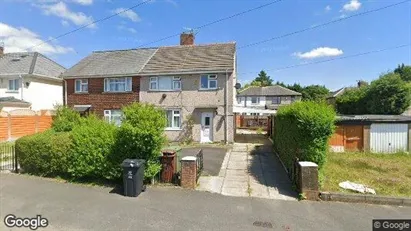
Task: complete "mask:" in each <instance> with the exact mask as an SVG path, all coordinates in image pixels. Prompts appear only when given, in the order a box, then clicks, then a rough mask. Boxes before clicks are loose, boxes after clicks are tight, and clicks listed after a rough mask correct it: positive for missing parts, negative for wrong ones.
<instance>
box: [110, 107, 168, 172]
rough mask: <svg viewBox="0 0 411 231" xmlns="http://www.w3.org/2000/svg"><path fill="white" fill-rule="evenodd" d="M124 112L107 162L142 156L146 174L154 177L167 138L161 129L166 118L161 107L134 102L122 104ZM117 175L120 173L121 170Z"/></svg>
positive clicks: (114, 162) (117, 162) (117, 161)
mask: <svg viewBox="0 0 411 231" xmlns="http://www.w3.org/2000/svg"><path fill="white" fill-rule="evenodd" d="M123 113H124V119H123V121H122V124H121V126H120V128H119V133H118V134H119V135H118V137H117V143H116V145H115V146H116V152H115V154H114V155H112V156H111V157H110V162H111V163H112V164H114V165H115V164H120V163H121V162H122V161H123V160H124V159H126V158H133V159H134V158H137V159H145V160H146V163H147V165H146V171H145V177H146V178H150V177H153V176H154V175H156V174H157V173H158V172H159V170H160V168H159V167H158V166H159V163H158V156H159V155H160V152H161V148H162V147H163V145H164V143H165V141H166V138H165V136H164V128H165V127H166V124H167V119H166V116H165V113H164V110H162V109H160V108H156V107H154V105H150V104H143V103H133V104H131V105H128V106H125V107H124V108H123ZM151 165H153V166H151ZM156 166H157V167H156ZM157 170H158V171H157ZM117 174H118V175H121V171H119V172H118V173H117Z"/></svg>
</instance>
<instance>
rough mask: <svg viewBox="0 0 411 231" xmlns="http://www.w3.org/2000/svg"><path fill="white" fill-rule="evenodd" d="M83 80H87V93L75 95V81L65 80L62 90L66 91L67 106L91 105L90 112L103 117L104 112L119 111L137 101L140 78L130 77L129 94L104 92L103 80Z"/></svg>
mask: <svg viewBox="0 0 411 231" xmlns="http://www.w3.org/2000/svg"><path fill="white" fill-rule="evenodd" d="M125 77H126V76H125ZM76 79H81V78H76ZM84 79H88V92H87V93H76V92H75V91H74V82H75V79H67V80H66V81H67V89H64V90H67V105H68V106H69V107H73V106H74V105H91V108H90V111H91V112H94V113H96V114H98V115H101V116H103V115H104V110H111V109H121V108H122V106H124V105H127V104H130V103H132V102H136V101H137V102H138V101H139V92H140V77H132V88H131V91H130V92H104V78H84ZM65 95H66V94H64V97H65Z"/></svg>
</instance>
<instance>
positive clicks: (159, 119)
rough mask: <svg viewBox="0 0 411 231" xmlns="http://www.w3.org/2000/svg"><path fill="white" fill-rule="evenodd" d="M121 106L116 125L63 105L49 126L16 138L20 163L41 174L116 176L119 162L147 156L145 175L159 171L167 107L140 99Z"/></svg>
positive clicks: (77, 177) (119, 172) (90, 177)
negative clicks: (123, 106) (157, 105)
mask: <svg viewBox="0 0 411 231" xmlns="http://www.w3.org/2000/svg"><path fill="white" fill-rule="evenodd" d="M123 111H124V118H123V121H122V125H121V127H117V126H115V125H114V124H109V123H107V122H106V121H104V120H102V119H100V118H98V117H96V116H95V115H90V116H88V117H80V116H79V115H78V113H77V112H74V111H73V110H71V109H69V108H60V109H59V112H58V116H57V117H56V118H55V121H54V123H53V127H52V129H51V130H49V131H46V132H43V133H38V134H35V135H31V136H26V137H23V138H20V139H18V140H17V142H16V151H17V154H18V158H19V162H20V165H21V166H22V168H23V169H24V170H25V171H26V172H28V173H31V174H35V175H40V176H62V177H69V178H71V179H72V180H105V179H107V180H118V179H121V175H122V168H121V167H120V164H121V162H122V161H123V160H124V159H127V158H133V159H134V158H138V159H145V160H146V163H147V164H146V171H145V177H146V178H151V177H153V176H155V175H156V174H157V173H158V172H159V171H160V168H161V166H160V164H159V162H158V156H159V154H160V151H161V148H162V147H163V145H164V142H165V136H164V128H165V126H166V117H165V114H164V111H163V110H162V109H159V108H156V107H154V106H153V105H149V104H140V103H134V104H131V105H129V106H126V107H125V108H123ZM76 113H77V114H76ZM58 131H65V132H58Z"/></svg>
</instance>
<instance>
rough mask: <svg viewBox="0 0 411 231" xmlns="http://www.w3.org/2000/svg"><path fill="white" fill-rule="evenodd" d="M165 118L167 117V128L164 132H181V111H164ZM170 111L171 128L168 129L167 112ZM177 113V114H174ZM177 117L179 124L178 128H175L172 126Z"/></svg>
mask: <svg viewBox="0 0 411 231" xmlns="http://www.w3.org/2000/svg"><path fill="white" fill-rule="evenodd" d="M165 111H166V116H167V127H166V130H181V118H182V116H181V109H166V110H165ZM169 111H171V127H168V114H167V113H168V112H169ZM176 112H178V113H176ZM175 117H178V118H179V124H180V126H176V125H175V124H174V118H175Z"/></svg>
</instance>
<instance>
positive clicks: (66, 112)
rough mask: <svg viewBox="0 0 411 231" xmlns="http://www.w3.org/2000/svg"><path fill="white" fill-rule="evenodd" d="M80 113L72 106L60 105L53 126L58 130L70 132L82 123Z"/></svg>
mask: <svg viewBox="0 0 411 231" xmlns="http://www.w3.org/2000/svg"><path fill="white" fill-rule="evenodd" d="M80 118H81V117H80V114H79V113H78V112H76V111H74V110H72V109H71V108H68V107H65V106H58V107H57V109H56V116H55V117H54V118H53V124H52V128H53V130H54V131H56V132H68V131H71V130H73V128H74V127H75V126H76V125H78V124H79V123H80Z"/></svg>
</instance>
